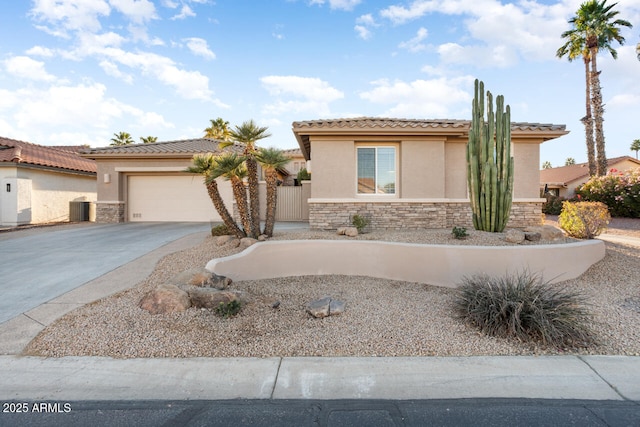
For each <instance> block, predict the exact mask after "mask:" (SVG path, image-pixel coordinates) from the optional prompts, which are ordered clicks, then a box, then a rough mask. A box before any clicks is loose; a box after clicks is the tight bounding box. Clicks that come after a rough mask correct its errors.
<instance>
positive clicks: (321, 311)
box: [307, 297, 345, 319]
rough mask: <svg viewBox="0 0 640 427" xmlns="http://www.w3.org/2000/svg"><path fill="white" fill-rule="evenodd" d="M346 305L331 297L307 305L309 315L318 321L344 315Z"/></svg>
mask: <svg viewBox="0 0 640 427" xmlns="http://www.w3.org/2000/svg"><path fill="white" fill-rule="evenodd" d="M344 307H345V303H344V302H342V301H338V300H334V299H332V298H331V297H323V298H320V299H318V300H315V301H311V302H310V303H309V304H307V313H309V314H310V315H312V316H313V317H315V318H317V319H321V318H323V317H327V316H333V315H338V314H342V313H343V312H344Z"/></svg>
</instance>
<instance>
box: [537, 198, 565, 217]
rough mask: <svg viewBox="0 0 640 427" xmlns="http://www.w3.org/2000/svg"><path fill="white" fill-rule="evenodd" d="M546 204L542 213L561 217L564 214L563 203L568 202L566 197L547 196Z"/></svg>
mask: <svg viewBox="0 0 640 427" xmlns="http://www.w3.org/2000/svg"><path fill="white" fill-rule="evenodd" d="M545 198H546V199H547V201H546V202H544V204H543V205H542V213H543V214H547V215H560V212H562V203H563V202H564V201H565V200H566V199H565V198H564V197H559V196H553V195H547V196H546V197H545Z"/></svg>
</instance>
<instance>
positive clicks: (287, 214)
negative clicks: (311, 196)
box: [276, 186, 309, 221]
mask: <svg viewBox="0 0 640 427" xmlns="http://www.w3.org/2000/svg"><path fill="white" fill-rule="evenodd" d="M306 202H307V201H306V200H303V199H302V186H297V187H291V186H286V187H285V186H282V187H278V205H277V207H276V221H306V220H308V219H309V218H304V215H303V203H306Z"/></svg>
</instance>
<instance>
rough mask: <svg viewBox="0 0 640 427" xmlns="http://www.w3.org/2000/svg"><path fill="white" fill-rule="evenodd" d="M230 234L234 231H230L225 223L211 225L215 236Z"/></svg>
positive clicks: (212, 233)
mask: <svg viewBox="0 0 640 427" xmlns="http://www.w3.org/2000/svg"><path fill="white" fill-rule="evenodd" d="M229 234H232V233H231V232H230V231H229V228H228V227H227V226H226V225H224V224H219V225H216V226H213V227H211V235H212V236H214V237H215V236H227V235H229Z"/></svg>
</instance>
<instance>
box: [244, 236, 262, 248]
mask: <svg viewBox="0 0 640 427" xmlns="http://www.w3.org/2000/svg"><path fill="white" fill-rule="evenodd" d="M255 243H258V240H257V239H252V238H251V237H243V238H242V239H240V246H242V247H243V248H248V247H249V246H251V245H253V244H255Z"/></svg>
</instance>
